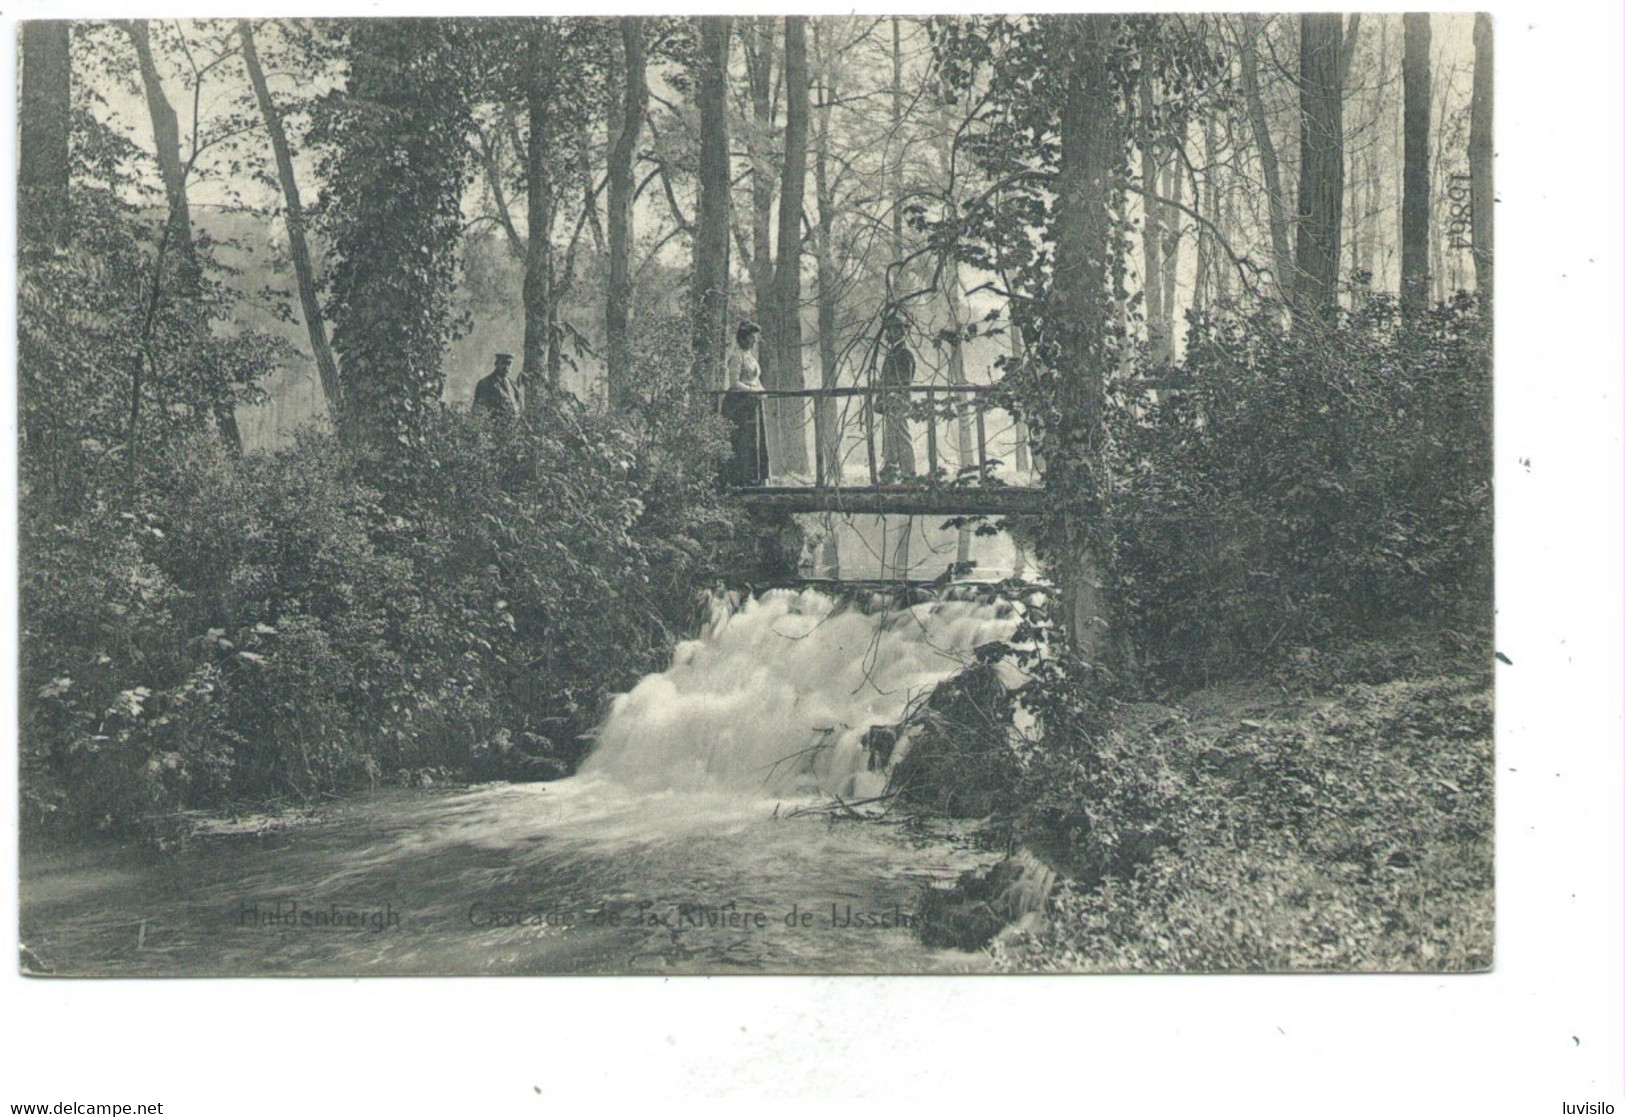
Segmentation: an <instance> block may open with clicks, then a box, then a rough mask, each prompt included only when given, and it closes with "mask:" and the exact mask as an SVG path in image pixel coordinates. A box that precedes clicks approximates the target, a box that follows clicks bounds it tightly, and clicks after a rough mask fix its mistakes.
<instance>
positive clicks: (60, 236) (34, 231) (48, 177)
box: [17, 20, 73, 255]
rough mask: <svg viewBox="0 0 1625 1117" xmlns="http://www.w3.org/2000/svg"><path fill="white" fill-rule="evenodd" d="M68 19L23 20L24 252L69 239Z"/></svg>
mask: <svg viewBox="0 0 1625 1117" xmlns="http://www.w3.org/2000/svg"><path fill="white" fill-rule="evenodd" d="M68 28H69V24H68V23H67V22H66V21H65V20H30V21H29V22H27V23H25V24H23V25H22V28H21V30H20V31H19V35H20V37H21V39H22V62H23V74H22V103H21V106H20V110H21V111H20V112H19V113H18V120H17V125H18V131H19V133H20V136H19V139H20V141H21V151H20V158H19V160H18V163H17V210H18V241H19V247H20V248H21V249H22V251H23V253H24V254H25V255H32V254H43V253H49V251H50V250H51V249H52V248H54V247H59V246H61V245H63V244H65V243H66V242H67V239H68V228H69V220H70V215H69V211H68V168H69V161H68V117H69V99H70V98H69V94H70V92H71V75H72V72H73V66H72V62H71V59H70V58H69V55H68Z"/></svg>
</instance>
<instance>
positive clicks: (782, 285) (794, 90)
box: [764, 16, 809, 473]
mask: <svg viewBox="0 0 1625 1117" xmlns="http://www.w3.org/2000/svg"><path fill="white" fill-rule="evenodd" d="M808 89H809V83H808V75H807V17H806V16H785V17H784V112H785V117H784V177H783V179H782V183H781V186H780V188H779V252H778V263H777V264H776V265H775V267H774V274H773V278H774V292H773V294H774V297H773V304H774V305H773V316H772V320H771V323H770V325H769V328H768V330H767V331H766V332H767V339H768V342H769V344H770V345H772V347H773V350H774V356H773V360H772V362H771V363H770V365H769V369H770V370H771V371H767V370H764V375H766V376H768V377H770V379H767V380H766V381H765V383H766V384H767V386H768V387H769V388H780V389H789V390H795V389H800V388H804V387H806V385H807V382H806V377H805V374H804V372H803V370H802V365H801V215H802V206H803V202H804V201H805V197H806V189H807V114H808V105H807V101H808V96H807V94H808ZM767 413H768V422H769V423H770V429H769V434H768V437H769V440H770V441H769V444H768V460H769V462H771V463H772V468H773V471H774V472H775V473H778V472H792V473H805V472H806V471H807V407H806V401H805V400H803V399H801V398H799V397H792V398H790V399H776V400H769V401H768V408H767ZM775 431H776V432H777V438H776V439H774V437H773V435H774V432H775ZM774 441H776V442H777V443H778V445H777V446H774V445H773V442H774Z"/></svg>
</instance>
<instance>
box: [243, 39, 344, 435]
mask: <svg viewBox="0 0 1625 1117" xmlns="http://www.w3.org/2000/svg"><path fill="white" fill-rule="evenodd" d="M237 33H238V35H239V36H240V37H241V39H242V42H243V63H244V65H246V66H247V68H248V80H249V82H250V83H251V84H252V85H253V86H254V98H255V100H256V101H258V102H259V107H260V116H261V117H263V118H264V121H265V131H266V134H267V135H269V136H270V137H271V153H272V155H273V156H274V158H275V159H276V174H277V182H278V184H279V185H281V187H282V203H283V207H284V210H283V217H284V221H285V223H286V225H287V228H288V255H290V256H292V257H293V274H294V279H295V280H296V282H297V283H298V285H299V308H300V310H301V311H302V312H303V313H304V316H305V334H306V336H307V337H308V338H309V339H310V351H311V354H312V355H313V356H314V357H315V358H316V373H317V376H318V377H319V378H320V380H321V385H322V396H323V398H325V399H326V400H327V413H328V415H329V416H330V417H332V418H334V419H337V417H338V413H339V372H338V366H337V365H336V364H334V362H333V350H332V347H331V346H329V345H328V343H327V324H326V323H325V322H324V321H323V319H322V306H321V300H320V299H319V298H318V297H317V294H316V269H315V268H314V267H312V266H311V262H310V246H309V245H308V244H307V243H306V242H305V207H304V204H303V203H302V202H301V201H300V199H299V183H298V182H297V181H296V180H295V178H294V174H293V153H292V151H291V150H290V149H289V147H288V132H287V129H286V128H284V127H283V126H282V113H281V112H280V111H278V109H277V107H276V102H274V101H272V100H271V90H270V88H269V87H268V86H267V85H266V84H265V71H264V69H262V68H261V66H260V56H259V51H258V49H256V48H255V46H254V28H253V25H252V24H251V23H250V22H249V21H248V20H246V19H240V20H238V21H237Z"/></svg>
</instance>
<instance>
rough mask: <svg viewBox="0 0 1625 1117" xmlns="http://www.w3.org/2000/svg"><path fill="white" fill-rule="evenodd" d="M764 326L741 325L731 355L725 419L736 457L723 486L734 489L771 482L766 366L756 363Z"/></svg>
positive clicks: (724, 469) (727, 467)
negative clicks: (765, 418)
mask: <svg viewBox="0 0 1625 1117" xmlns="http://www.w3.org/2000/svg"><path fill="white" fill-rule="evenodd" d="M761 332H762V327H760V326H758V325H757V324H756V323H755V322H741V323H739V329H738V330H736V331H734V340H735V341H737V342H738V343H739V345H738V348H736V349H734V350H733V351H732V352H731V353H729V354H728V392H727V394H726V395H724V396H723V397H722V417H723V418H724V419H726V420H727V421H728V445H729V447H730V448H731V449H732V450H733V457H732V458H731V459H730V460H729V461H728V462H726V463H725V464H724V465H723V467H722V483H723V484H724V485H728V486H732V487H743V486H748V485H762V484H765V483H766V482H767V425H766V424H765V423H764V422H763V419H762V392H763V391H764V390H765V389H764V388H763V387H762V366H761V365H760V364H758V363H757V360H756V335H757V334H759V333H761Z"/></svg>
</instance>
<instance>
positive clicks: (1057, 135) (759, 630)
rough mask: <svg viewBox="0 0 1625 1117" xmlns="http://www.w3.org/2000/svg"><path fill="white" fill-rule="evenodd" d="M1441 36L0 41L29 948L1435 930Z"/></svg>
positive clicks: (1395, 965) (1484, 711)
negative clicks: (13, 363)
mask: <svg viewBox="0 0 1625 1117" xmlns="http://www.w3.org/2000/svg"><path fill="white" fill-rule="evenodd" d="M1499 31H1500V27H1499V25H1498V24H1497V23H1496V22H1495V21H1492V19H1491V18H1490V17H1489V16H1488V15H1483V14H1478V15H1475V14H1471V13H1434V14H1427V13H1411V14H1403V15H1401V14H1397V13H1388V14H1374V13H1364V14H1299V13H1273V14H1264V15H1243V14H1201V13H1192V12H1184V13H1169V14H1157V15H1145V14H1138V15H1118V14H1107V13H1099V12H1095V13H1086V14H1040V15H1031V16H1023V15H1016V14H997V15H969V14H966V15H950V16H929V17H928V16H920V15H909V16H890V15H878V14H848V15H839V16H836V15H819V16H811V17H808V16H800V15H790V16H784V15H765V14H763V15H745V14H735V15H708V16H703V17H700V16H687V15H683V16H673V15H660V16H656V15H646V16H635V17H634V16H623V17H614V18H610V17H585V16H566V17H484V18H449V17H446V18H422V19H402V18H364V19H362V18H343V19H337V18H335V19H308V18H255V19H243V18H235V17H233V18H220V19H203V18H197V19H179V20H177V19H101V20H91V19H82V20H67V21H58V20H31V21H27V22H24V23H22V24H21V25H20V28H19V46H18V60H19V61H18V64H19V70H20V73H19V85H18V118H17V125H18V134H19V141H20V143H19V153H20V154H19V161H18V165H17V183H16V187H17V202H18V210H17V229H18V238H17V263H16V275H17V288H18V298H17V316H18V333H17V345H18V349H17V375H18V381H17V383H18V397H17V398H18V411H17V419H18V424H17V425H18V432H19V433H18V443H17V446H18V451H17V453H18V471H17V477H18V492H17V504H16V508H17V523H18V541H19V572H18V593H19V598H20V611H21V640H20V681H19V684H18V685H19V705H20V767H19V772H20V781H19V800H18V810H19V820H20V823H19V828H20V851H19V858H20V877H21V888H20V917H19V934H20V939H21V942H20V956H21V961H20V968H21V971H22V973H24V974H25V975H30V976H36V975H37V976H41V977H44V976H58V977H218V976H231V977H270V976H290V975H296V976H369V975H379V976H392V975H408V974H412V975H437V976H465V975H508V976H515V975H559V974H661V975H664V974H708V975H717V974H744V973H767V974H915V973H1024V972H1052V973H1053V972H1060V973H1265V972H1268V973H1371V972H1396V971H1397V972H1428V973H1441V972H1443V973H1471V972H1479V971H1484V970H1487V969H1489V968H1490V967H1491V966H1492V965H1493V963H1494V959H1495V933H1494V931H1495V865H1494V850H1495V826H1494V820H1495V768H1494V764H1493V760H1494V747H1495V745H1494V724H1495V716H1494V703H1493V695H1494V690H1493V682H1492V680H1493V675H1494V671H1495V664H1496V655H1497V650H1496V649H1497V645H1496V643H1495V640H1494V623H1493V622H1494V616H1493V587H1494V569H1493V561H1492V560H1493V546H1492V542H1493V539H1494V507H1495V502H1494V491H1493V488H1492V474H1493V468H1492V458H1491V448H1492V435H1493V426H1494V424H1493V414H1494V411H1493V407H1492V380H1493V368H1494V341H1495V338H1494V332H1493V328H1492V323H1493V314H1492V309H1493V307H1494V303H1495V282H1494V277H1495V251H1494V221H1493V220H1492V218H1493V215H1492V212H1491V211H1492V208H1493V205H1492V203H1493V199H1494V197H1495V184H1494V173H1495V166H1494V160H1493V155H1494V150H1495V149H1494V140H1493V136H1494V129H1495V120H1494V104H1495V98H1494V89H1493V85H1494V83H1493V76H1494V62H1493V54H1494V50H1493V48H1494V41H1495V38H1496V35H1497V33H1498V32H1499ZM1579 1042H1580V1041H1579V1040H1578V1039H1576V1040H1575V1043H1576V1044H1578V1043H1579ZM538 1093H540V1089H538Z"/></svg>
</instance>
